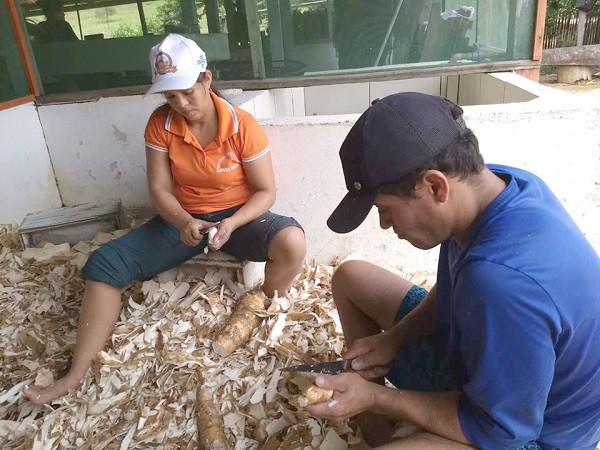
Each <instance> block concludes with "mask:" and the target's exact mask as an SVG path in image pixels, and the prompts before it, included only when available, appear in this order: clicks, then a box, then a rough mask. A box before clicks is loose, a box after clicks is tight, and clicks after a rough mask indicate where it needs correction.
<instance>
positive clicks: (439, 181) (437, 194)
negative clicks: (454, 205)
mask: <svg viewBox="0 0 600 450" xmlns="http://www.w3.org/2000/svg"><path fill="white" fill-rule="evenodd" d="M421 192H426V193H428V194H430V195H431V196H432V197H433V199H434V200H435V201H436V202H437V203H445V202H447V201H448V197H449V196H450V183H449V182H448V178H447V177H446V175H445V174H444V173H443V172H440V171H439V170H426V171H425V172H423V173H422V174H421Z"/></svg>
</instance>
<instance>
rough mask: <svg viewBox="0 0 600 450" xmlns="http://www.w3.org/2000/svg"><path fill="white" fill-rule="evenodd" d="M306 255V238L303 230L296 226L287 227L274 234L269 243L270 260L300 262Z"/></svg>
mask: <svg viewBox="0 0 600 450" xmlns="http://www.w3.org/2000/svg"><path fill="white" fill-rule="evenodd" d="M305 255H306V239H305V237H304V231H302V229H301V228H298V227H287V228H284V229H283V230H281V231H280V232H279V233H277V234H276V235H275V237H274V238H273V241H272V242H271V245H269V259H270V260H271V261H288V262H290V263H294V264H297V263H300V262H302V261H303V260H304V256H305Z"/></svg>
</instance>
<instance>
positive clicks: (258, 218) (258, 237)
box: [24, 34, 306, 404]
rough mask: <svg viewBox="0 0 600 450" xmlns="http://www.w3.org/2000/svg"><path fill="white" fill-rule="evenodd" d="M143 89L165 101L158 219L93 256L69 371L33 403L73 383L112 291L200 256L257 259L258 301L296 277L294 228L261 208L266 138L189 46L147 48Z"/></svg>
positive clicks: (154, 135) (157, 134) (157, 118)
mask: <svg viewBox="0 0 600 450" xmlns="http://www.w3.org/2000/svg"><path fill="white" fill-rule="evenodd" d="M150 64H151V65H152V70H153V76H152V87H151V88H150V90H149V91H148V94H150V93H157V92H162V94H163V95H164V97H165V99H166V100H167V104H166V105H163V106H161V107H159V108H158V109H157V110H156V111H154V113H153V114H152V116H151V117H150V119H149V121H148V124H147V126H146V132H145V141H146V158H147V171H148V172H147V173H148V187H149V191H150V196H151V198H152V201H153V204H154V207H155V209H156V211H157V212H158V215H157V216H156V217H154V218H153V219H152V220H150V221H149V222H147V223H146V224H144V225H142V226H141V227H139V228H137V229H136V230H133V231H131V232H129V233H128V234H126V235H125V236H123V237H121V238H119V239H116V240H114V241H111V242H109V243H107V244H105V245H103V246H102V247H100V248H99V249H98V250H97V251H96V252H94V253H93V254H92V255H91V256H90V259H89V260H88V262H87V264H86V266H85V267H84V268H83V271H82V275H83V277H84V278H85V279H86V280H87V282H86V290H85V295H84V298H83V304H82V308H81V313H80V316H79V329H78V340H77V346H76V348H75V352H74V355H73V361H72V364H71V368H70V370H69V373H68V374H67V375H66V376H65V377H63V378H61V379H60V380H58V381H57V382H56V383H54V384H53V385H51V386H49V387H47V388H40V387H37V386H32V387H26V388H24V393H25V395H26V396H27V397H28V398H29V399H30V400H31V401H32V402H34V403H37V404H43V403H48V402H50V401H52V400H54V399H55V398H57V397H59V396H61V395H64V394H66V393H67V392H68V390H69V389H73V388H76V387H77V386H79V384H80V382H81V380H82V379H83V377H84V376H85V373H86V372H87V370H88V369H89V367H90V366H91V364H92V361H93V359H94V357H95V355H96V353H98V352H99V351H100V350H102V348H103V347H104V344H105V342H106V340H107V339H108V337H109V336H110V334H111V333H112V330H113V328H114V325H115V322H116V321H117V318H118V316H119V313H120V310H121V289H122V288H123V287H124V286H126V285H127V284H129V283H130V282H132V281H134V280H144V279H148V278H150V277H152V276H154V275H156V274H157V273H160V272H163V271H165V270H167V269H169V268H172V267H175V266H177V265H179V264H181V263H182V262H184V261H186V260H187V259H190V258H192V257H193V256H195V255H197V254H199V253H201V252H202V251H204V248H205V247H206V246H207V245H208V242H207V236H206V231H207V230H208V229H209V228H210V227H212V226H215V227H216V228H217V232H216V235H215V236H214V238H213V244H211V245H208V247H209V249H210V250H219V249H222V250H223V251H225V252H227V253H230V254H232V255H234V256H237V257H238V258H240V259H245V260H252V261H266V265H265V279H264V283H263V285H262V289H263V291H264V292H265V294H266V295H267V296H269V297H270V296H273V295H274V293H275V292H278V293H280V294H283V293H285V292H287V291H288V289H289V288H290V286H291V284H292V281H293V280H294V278H295V276H296V275H297V274H298V273H299V272H300V270H301V267H302V262H303V260H304V255H305V253H306V244H305V239H304V231H303V230H302V228H301V226H300V224H298V222H297V221H296V220H294V219H293V218H291V217H285V216H280V215H277V214H274V213H272V212H270V211H269V208H270V207H271V206H272V205H273V204H274V202H275V178H274V175H273V167H272V163H271V154H270V151H269V144H268V140H267V137H266V135H265V134H264V132H263V131H262V130H261V128H260V127H259V126H258V124H257V122H256V120H255V119H254V118H253V117H252V116H251V115H250V114H248V113H247V112H245V111H242V110H240V109H238V108H236V107H234V106H232V105H231V104H230V103H228V102H227V101H226V100H225V99H223V98H221V97H219V96H218V95H216V94H215V92H214V90H213V89H211V82H212V74H211V72H210V71H208V70H207V69H206V56H205V54H204V52H203V51H202V50H201V49H200V47H198V45H197V44H196V43H195V42H194V41H191V40H189V39H186V38H184V37H182V36H179V35H175V34H171V35H169V36H167V37H166V38H165V39H164V40H163V41H162V42H161V43H160V44H158V45H156V46H155V47H153V48H152V50H151V51H150Z"/></svg>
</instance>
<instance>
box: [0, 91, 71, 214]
mask: <svg viewBox="0 0 600 450" xmlns="http://www.w3.org/2000/svg"><path fill="white" fill-rule="evenodd" d="M0 132H1V133H2V136H3V137H2V142H3V145H2V147H1V149H0V169H1V174H2V175H1V176H0V197H1V199H2V200H1V201H0V222H1V223H11V222H14V221H18V222H20V221H21V220H22V219H23V217H25V215H26V214H27V213H28V212H32V211H39V210H43V209H50V208H55V207H57V206H60V205H61V201H60V195H59V193H58V189H57V187H56V182H55V180H54V174H53V171H52V164H51V162H50V157H49V155H48V149H47V148H46V142H45V141H44V134H43V132H42V126H41V124H40V119H39V117H38V114H37V111H36V109H35V106H34V105H33V103H29V104H26V105H23V106H18V107H16V108H11V109H7V110H4V111H0Z"/></svg>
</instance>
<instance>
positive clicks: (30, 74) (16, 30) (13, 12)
mask: <svg viewBox="0 0 600 450" xmlns="http://www.w3.org/2000/svg"><path fill="white" fill-rule="evenodd" d="M4 3H5V4H6V8H7V10H8V17H9V19H10V22H11V25H12V28H13V34H14V36H15V41H16V43H17V48H18V49H19V55H20V56H21V64H22V65H23V72H25V76H26V77H27V84H28V86H29V92H30V93H29V95H25V96H23V97H16V98H14V99H11V100H6V101H3V102H0V111H2V110H5V109H9V108H14V107H15V106H20V105H24V104H26V103H31V102H33V101H34V100H35V98H36V97H38V96H39V95H40V89H39V86H38V84H37V80H36V77H35V70H34V68H33V64H32V62H31V58H30V57H29V50H28V48H27V42H26V41H25V34H24V33H23V27H22V26H21V19H20V16H19V11H18V10H17V5H16V3H15V1H13V0H4Z"/></svg>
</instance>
